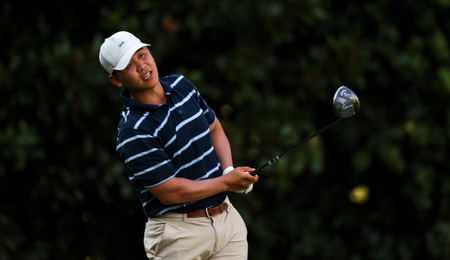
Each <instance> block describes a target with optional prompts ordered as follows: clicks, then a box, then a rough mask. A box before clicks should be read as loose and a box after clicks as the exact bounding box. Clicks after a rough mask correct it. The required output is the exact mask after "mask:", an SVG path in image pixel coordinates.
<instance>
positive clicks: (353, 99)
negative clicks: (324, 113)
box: [333, 86, 359, 117]
mask: <svg viewBox="0 0 450 260" xmlns="http://www.w3.org/2000/svg"><path fill="white" fill-rule="evenodd" d="M333 111H334V114H335V115H336V116H338V117H350V116H353V115H354V114H356V113H357V112H358V111H359V99H358V97H357V96H356V94H355V93H353V91H351V90H350V89H349V88H347V87H345V86H342V87H340V88H339V89H338V90H337V91H336V94H334V97H333Z"/></svg>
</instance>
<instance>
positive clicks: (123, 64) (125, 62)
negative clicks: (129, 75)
mask: <svg viewBox="0 0 450 260" xmlns="http://www.w3.org/2000/svg"><path fill="white" fill-rule="evenodd" d="M144 46H150V44H147V43H139V44H136V45H134V46H133V47H131V48H130V49H129V50H128V51H127V52H125V54H124V55H123V56H122V58H120V60H119V62H118V63H117V65H116V67H114V68H113V70H124V69H125V68H126V67H127V66H128V63H129V62H130V60H131V57H133V55H134V53H135V52H136V51H137V50H139V49H140V48H142V47H144Z"/></svg>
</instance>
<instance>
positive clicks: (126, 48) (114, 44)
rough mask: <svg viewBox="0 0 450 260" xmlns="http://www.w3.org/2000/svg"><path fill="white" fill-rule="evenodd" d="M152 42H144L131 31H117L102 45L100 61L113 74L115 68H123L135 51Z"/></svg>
mask: <svg viewBox="0 0 450 260" xmlns="http://www.w3.org/2000/svg"><path fill="white" fill-rule="evenodd" d="M144 46H150V44H146V43H142V42H141V40H139V39H138V38H137V37H136V36H134V35H133V34H131V33H129V32H124V31H121V32H117V33H115V34H113V35H112V36H111V37H109V38H106V39H105V42H104V43H103V44H102V46H101V47H100V55H99V59H100V63H101V64H102V66H103V68H104V69H105V70H106V71H107V72H108V73H109V74H110V75H111V74H112V73H113V71H114V70H123V69H125V68H126V67H127V65H128V62H129V61H130V59H131V57H133V55H134V53H135V52H136V51H137V50H139V49H140V48H142V47H144Z"/></svg>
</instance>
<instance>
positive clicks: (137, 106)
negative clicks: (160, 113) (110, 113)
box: [120, 80, 172, 112]
mask: <svg viewBox="0 0 450 260" xmlns="http://www.w3.org/2000/svg"><path fill="white" fill-rule="evenodd" d="M159 82H160V83H161V86H162V87H163V89H164V92H166V96H169V95H170V92H171V91H172V88H171V87H170V86H169V85H168V84H167V83H165V82H163V81H161V80H160V81H159ZM120 97H121V98H122V102H123V106H124V107H129V108H130V109H131V110H143V111H149V112H153V111H155V109H157V108H158V107H160V105H148V104H143V103H141V102H139V101H137V100H134V99H131V94H130V91H129V90H128V89H127V88H125V89H124V90H123V91H122V93H120Z"/></svg>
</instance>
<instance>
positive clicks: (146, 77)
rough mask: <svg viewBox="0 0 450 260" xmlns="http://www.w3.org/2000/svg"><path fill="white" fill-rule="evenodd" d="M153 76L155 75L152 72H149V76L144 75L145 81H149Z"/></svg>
mask: <svg viewBox="0 0 450 260" xmlns="http://www.w3.org/2000/svg"><path fill="white" fill-rule="evenodd" d="M152 74H153V73H152V72H151V71H149V72H147V74H145V75H144V80H147V79H149V78H150V77H151V76H152Z"/></svg>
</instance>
